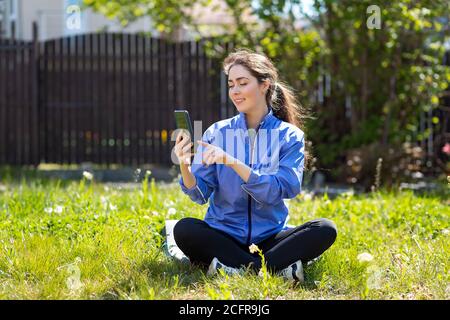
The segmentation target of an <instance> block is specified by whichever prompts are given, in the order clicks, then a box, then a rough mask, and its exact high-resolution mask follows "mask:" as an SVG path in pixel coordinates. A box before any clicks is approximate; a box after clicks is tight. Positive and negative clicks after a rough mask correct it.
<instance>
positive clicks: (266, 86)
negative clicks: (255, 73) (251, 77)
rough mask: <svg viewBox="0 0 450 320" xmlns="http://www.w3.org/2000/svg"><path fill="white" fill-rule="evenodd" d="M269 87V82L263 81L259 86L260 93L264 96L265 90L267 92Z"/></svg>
mask: <svg viewBox="0 0 450 320" xmlns="http://www.w3.org/2000/svg"><path fill="white" fill-rule="evenodd" d="M269 87H270V81H269V80H267V79H266V80H264V82H263V83H262V84H261V90H262V91H261V93H262V94H264V95H266V93H267V90H269Z"/></svg>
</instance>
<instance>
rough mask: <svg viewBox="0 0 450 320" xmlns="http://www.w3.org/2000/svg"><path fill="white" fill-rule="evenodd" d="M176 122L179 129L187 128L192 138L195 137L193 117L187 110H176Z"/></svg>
mask: <svg viewBox="0 0 450 320" xmlns="http://www.w3.org/2000/svg"><path fill="white" fill-rule="evenodd" d="M174 114H175V122H176V126H177V129H185V130H187V132H189V134H190V136H191V140H192V139H194V137H193V136H194V132H193V130H192V124H191V119H190V117H189V112H188V111H187V110H175V111H174Z"/></svg>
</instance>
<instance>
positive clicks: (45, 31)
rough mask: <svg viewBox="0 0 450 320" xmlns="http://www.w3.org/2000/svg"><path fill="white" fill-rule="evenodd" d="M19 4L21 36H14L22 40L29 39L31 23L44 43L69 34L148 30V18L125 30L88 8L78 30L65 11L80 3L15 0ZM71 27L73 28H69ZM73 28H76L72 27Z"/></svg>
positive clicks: (83, 13) (53, 0)
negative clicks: (104, 30)
mask: <svg viewBox="0 0 450 320" xmlns="http://www.w3.org/2000/svg"><path fill="white" fill-rule="evenodd" d="M16 1H18V2H19V10H20V14H19V16H20V17H19V20H20V31H21V32H20V33H17V37H18V38H21V39H24V40H31V39H32V24H33V21H36V22H37V23H38V27H39V39H40V40H47V39H54V38H59V37H64V36H67V35H72V34H80V33H91V32H97V31H99V30H100V29H103V28H105V27H106V28H107V30H109V31H123V32H136V31H150V20H149V18H142V19H140V20H138V21H136V22H134V23H133V24H131V25H130V26H128V27H127V28H125V29H123V28H122V27H121V26H120V24H119V23H117V22H115V21H111V20H108V19H107V18H106V17H104V16H103V15H101V14H97V13H94V12H92V10H90V9H88V10H85V11H81V13H80V22H81V23H80V24H79V28H78V26H77V25H76V24H73V23H72V24H71V23H70V22H69V26H68V19H72V20H71V21H76V20H73V19H76V17H75V16H74V13H72V14H69V13H68V12H67V8H68V6H70V5H74V4H75V5H76V4H81V2H82V0H16ZM70 26H72V29H71V27H70ZM74 26H76V27H75V28H73V27H74Z"/></svg>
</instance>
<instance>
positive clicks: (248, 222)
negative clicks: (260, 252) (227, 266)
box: [179, 108, 304, 245]
mask: <svg viewBox="0 0 450 320" xmlns="http://www.w3.org/2000/svg"><path fill="white" fill-rule="evenodd" d="M252 132H253V134H252ZM202 140H203V141H205V142H207V143H209V144H212V145H216V146H219V147H220V148H222V149H223V150H224V151H225V152H227V153H228V154H230V155H232V156H234V157H235V158H238V159H239V160H241V161H242V162H243V163H245V164H246V165H248V166H249V167H250V168H251V169H252V170H251V174H250V177H249V179H248V181H247V183H245V182H244V180H242V178H241V177H240V176H239V175H238V174H237V173H236V172H235V171H234V170H233V169H232V168H230V167H227V166H225V165H224V164H213V165H210V166H208V167H206V166H204V165H202V163H201V160H202V151H203V150H204V149H205V148H204V147H202V146H200V145H199V146H198V149H197V152H196V153H195V155H194V160H193V163H192V167H191V172H192V174H193V175H194V176H195V178H196V180H197V183H196V185H195V186H194V187H192V188H190V189H188V188H186V186H185V185H184V183H183V178H180V180H179V183H180V186H181V189H182V190H183V192H184V193H185V194H187V195H188V196H189V197H190V198H191V200H192V201H194V202H196V203H199V204H205V203H207V202H208V199H209V207H208V210H207V212H206V216H205V219H204V220H205V222H206V223H207V224H208V225H209V226H211V227H212V228H215V229H219V230H222V231H224V232H226V233H227V234H229V235H230V236H232V237H233V238H235V239H236V240H238V241H239V242H240V243H242V244H246V245H250V244H252V243H255V244H257V243H259V242H261V241H263V240H265V239H266V238H268V237H269V236H271V235H273V234H276V233H278V232H279V231H281V230H285V229H287V228H288V226H287V221H288V216H289V213H288V208H287V207H286V204H285V202H284V199H290V198H294V197H295V196H297V195H298V194H299V193H300V191H301V185H302V178H303V167H304V133H303V131H302V130H300V129H299V128H298V127H296V126H294V125H292V124H290V123H288V122H285V121H282V120H280V119H278V118H277V117H275V116H274V115H273V112H272V109H271V108H270V111H269V113H268V114H267V115H266V116H265V117H264V118H263V120H262V121H261V123H260V124H259V126H258V128H257V129H256V131H255V130H252V129H250V130H247V121H246V118H245V114H244V113H242V112H241V113H239V114H238V115H236V116H235V117H233V118H230V119H225V120H221V121H218V122H216V123H214V124H213V125H211V126H210V127H209V128H208V129H207V130H206V131H205V133H204V134H203V137H202Z"/></svg>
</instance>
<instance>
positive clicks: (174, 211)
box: [167, 208, 177, 216]
mask: <svg viewBox="0 0 450 320" xmlns="http://www.w3.org/2000/svg"><path fill="white" fill-rule="evenodd" d="M175 213H177V209H175V208H169V210H167V214H168V215H169V216H172V215H174V214H175Z"/></svg>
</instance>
